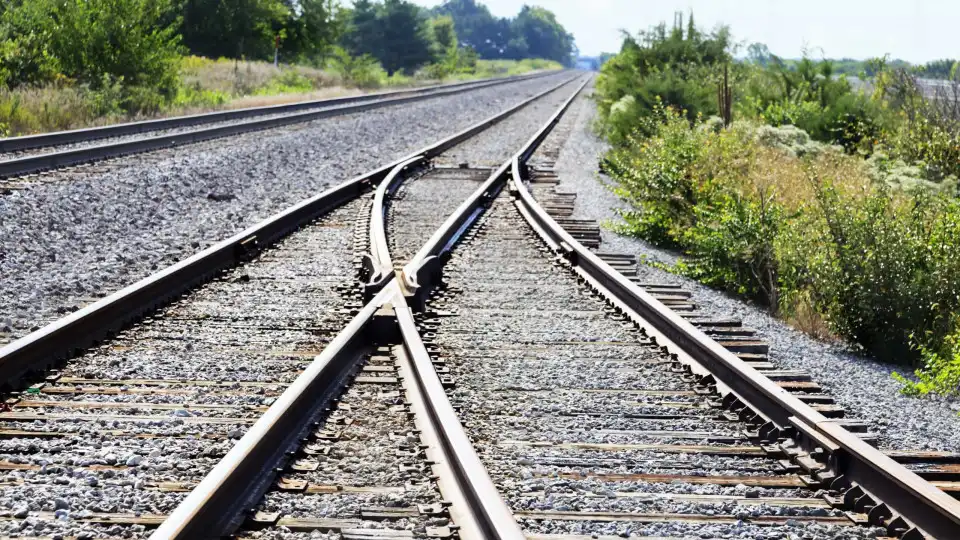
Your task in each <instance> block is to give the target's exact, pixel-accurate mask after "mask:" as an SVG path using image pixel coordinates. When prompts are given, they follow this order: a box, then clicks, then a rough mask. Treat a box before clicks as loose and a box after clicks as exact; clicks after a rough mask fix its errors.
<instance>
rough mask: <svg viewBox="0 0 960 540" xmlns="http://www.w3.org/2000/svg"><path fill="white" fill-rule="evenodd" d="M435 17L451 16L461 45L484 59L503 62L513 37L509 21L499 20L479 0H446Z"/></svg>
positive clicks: (436, 10)
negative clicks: (502, 59) (505, 51)
mask: <svg viewBox="0 0 960 540" xmlns="http://www.w3.org/2000/svg"><path fill="white" fill-rule="evenodd" d="M434 13H435V14H436V15H449V16H450V17H451V18H452V19H453V22H454V26H455V27H456V31H457V35H458V36H459V37H460V42H461V43H462V44H463V45H465V46H468V47H472V48H473V49H474V50H475V51H477V54H479V55H480V57H481V58H487V59H494V58H503V55H504V50H505V49H506V46H507V43H508V42H509V41H510V38H511V33H512V32H511V29H510V21H509V20H508V19H497V18H496V17H494V16H493V15H491V14H490V10H489V9H487V6H485V5H483V4H479V3H477V1H476V0H447V1H446V2H444V3H443V4H441V5H440V6H438V7H436V8H435V9H434Z"/></svg>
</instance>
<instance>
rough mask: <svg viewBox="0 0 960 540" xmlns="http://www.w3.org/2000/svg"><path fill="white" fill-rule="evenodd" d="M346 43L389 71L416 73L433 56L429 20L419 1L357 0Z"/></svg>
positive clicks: (354, 50)
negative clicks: (378, 0)
mask: <svg viewBox="0 0 960 540" xmlns="http://www.w3.org/2000/svg"><path fill="white" fill-rule="evenodd" d="M344 45H345V48H346V49H347V50H348V51H349V52H350V54H352V55H354V56H363V55H370V56H372V57H374V58H376V59H377V60H379V62H380V64H381V65H383V67H384V68H385V69H386V70H387V71H388V72H389V73H394V72H397V71H403V72H405V73H408V74H409V73H413V72H414V71H415V70H416V69H417V68H418V67H420V66H423V65H425V64H427V63H429V62H430V61H431V60H432V59H433V48H434V45H433V36H432V35H431V27H430V24H429V21H428V20H427V19H426V17H424V16H423V14H422V13H421V10H420V8H419V7H418V6H417V5H416V4H413V3H412V2H407V1H406V0H383V2H372V1H370V0H358V1H357V2H356V3H355V4H354V8H353V11H352V14H351V16H350V23H349V26H348V29H347V33H346V35H345V36H344Z"/></svg>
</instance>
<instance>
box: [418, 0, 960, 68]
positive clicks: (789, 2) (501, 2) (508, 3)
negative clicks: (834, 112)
mask: <svg viewBox="0 0 960 540" xmlns="http://www.w3.org/2000/svg"><path fill="white" fill-rule="evenodd" d="M414 1H415V2H416V3H418V4H421V5H425V6H435V5H437V4H440V3H441V2H442V0H414ZM481 1H483V3H485V4H486V5H487V7H489V8H490V11H491V12H492V13H493V14H494V15H496V16H499V17H509V16H513V15H515V14H516V13H517V12H518V11H519V10H520V6H522V5H523V4H524V3H529V4H534V5H540V6H543V7H545V8H547V9H550V10H551V11H553V12H554V13H556V15H557V19H558V20H559V21H560V24H562V25H563V26H564V27H566V28H567V30H568V31H570V32H572V33H573V35H574V37H576V40H577V46H578V47H580V51H581V54H584V55H589V56H595V55H597V54H599V53H601V52H617V51H619V50H620V41H621V40H620V32H619V31H620V29H626V30H629V31H630V32H633V33H635V32H637V31H638V30H641V29H645V28H647V27H649V26H651V25H653V24H656V23H658V22H660V21H664V20H665V21H668V22H669V21H672V20H673V13H674V12H676V11H677V10H681V11H684V12H689V10H691V9H692V10H693V13H694V18H695V19H696V21H697V26H699V27H701V28H703V27H706V28H712V27H714V26H715V25H717V24H721V23H723V24H727V25H729V26H730V27H731V30H732V31H733V33H734V37H735V39H736V40H737V41H738V42H739V41H745V42H747V43H753V42H757V41H758V42H761V43H766V44H767V46H768V47H770V50H771V52H773V53H774V54H777V55H780V56H784V57H788V58H795V57H799V56H801V52H802V51H803V49H804V48H807V49H810V50H811V51H812V52H813V56H827V57H830V58H841V57H849V58H857V59H863V58H869V57H874V56H883V55H884V54H887V53H889V54H890V55H891V57H893V58H902V59H904V60H907V61H909V62H914V63H923V62H927V61H929V60H935V59H938V58H957V57H960V40H958V37H960V31H958V26H957V22H958V21H960V0H801V1H797V0H526V2H525V1H524V0H481ZM821 50H822V52H821ZM741 54H743V53H741Z"/></svg>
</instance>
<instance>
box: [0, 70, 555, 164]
mask: <svg viewBox="0 0 960 540" xmlns="http://www.w3.org/2000/svg"><path fill="white" fill-rule="evenodd" d="M547 74H548V73H543V72H539V73H532V74H526V75H516V76H512V77H497V78H492V79H479V80H474V81H463V82H458V83H452V84H437V85H431V86H424V87H420V88H408V89H403V90H393V91H389V92H374V93H370V94H360V95H356V96H347V97H337V98H328V99H317V100H310V101H298V102H295V103H284V104H280V105H267V106H263V107H247V108H243V109H234V110H229V111H216V112H210V113H203V114H192V115H186V116H175V117H171V118H159V119H156V120H145V121H142V122H126V123H122V124H113V125H109V126H100V127H93V128H84V129H72V130H66V131H56V132H52V133H40V134H37V135H24V136H20V137H7V138H0V153H4V152H16V151H22V150H32V149H35V148H45V147H48V146H59V145H63V144H75V143H80V142H90V141H95V140H99V139H107V138H110V137H121V136H124V135H137V134H140V133H147V132H150V131H160V130H164V129H174V128H181V127H189V126H196V125H202V124H212V123H216V122H227V121H230V120H240V119H243V118H253V117H256V116H265V115H270V114H283V113H290V112H296V111H303V110H307V109H316V108H319V107H332V106H335V105H346V104H348V103H357V102H361V101H370V100H377V99H386V98H392V97H396V96H402V95H422V94H428V93H430V92H434V91H437V90H446V89H452V88H463V87H466V86H477V85H481V86H480V87H482V85H485V84H488V83H492V82H517V81H522V80H525V79H532V78H535V77H542V76H545V75H547Z"/></svg>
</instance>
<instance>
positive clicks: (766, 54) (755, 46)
mask: <svg viewBox="0 0 960 540" xmlns="http://www.w3.org/2000/svg"><path fill="white" fill-rule="evenodd" d="M772 58H773V54H772V53H771V52H770V49H769V47H767V46H766V45H765V44H763V43H751V44H750V45H749V46H748V47H747V59H748V60H750V61H751V62H753V63H754V64H757V65H759V66H766V65H767V64H769V63H770V60H771V59H772Z"/></svg>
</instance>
